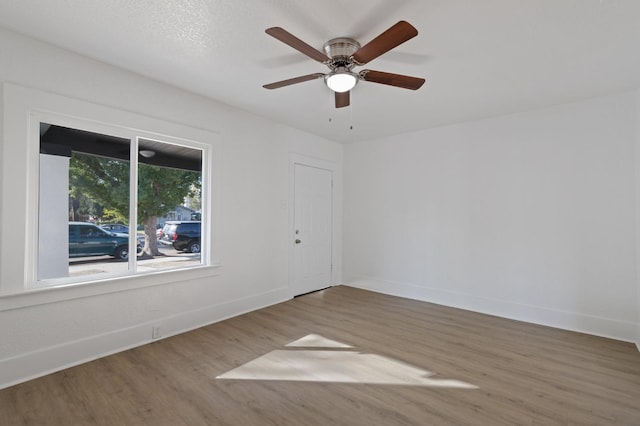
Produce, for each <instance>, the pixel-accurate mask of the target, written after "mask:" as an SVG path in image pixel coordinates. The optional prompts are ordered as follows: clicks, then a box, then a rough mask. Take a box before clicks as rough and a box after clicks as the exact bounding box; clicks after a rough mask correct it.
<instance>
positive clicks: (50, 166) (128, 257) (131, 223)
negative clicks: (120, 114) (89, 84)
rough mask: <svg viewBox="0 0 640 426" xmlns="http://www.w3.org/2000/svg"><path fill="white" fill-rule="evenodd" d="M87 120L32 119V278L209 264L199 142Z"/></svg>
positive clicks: (87, 277)
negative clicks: (35, 126)
mask: <svg viewBox="0 0 640 426" xmlns="http://www.w3.org/2000/svg"><path fill="white" fill-rule="evenodd" d="M62 121H64V120H62ZM91 127H92V126H91V125H90V123H87V128H76V127H71V126H68V125H63V124H62V123H61V122H56V120H47V121H45V120H42V121H40V122H39V133H40V144H39V163H38V171H39V187H38V213H37V250H36V257H37V270H36V281H37V286H38V287H44V286H51V285H59V284H61V283H62V284H64V283H69V282H85V281H92V280H96V279H102V278H105V277H112V276H127V275H135V274H143V273H149V272H157V271H169V270H175V269H184V268H192V267H195V266H201V265H205V264H207V262H205V261H203V259H206V255H207V253H206V249H204V250H203V249H202V248H203V247H207V241H206V238H203V237H202V235H206V234H204V233H202V232H201V231H202V229H207V224H206V223H202V222H201V220H200V219H201V218H203V217H204V218H206V217H207V215H206V212H204V211H203V208H204V206H205V205H206V204H205V201H206V196H205V194H206V188H204V185H205V182H204V180H203V177H204V173H203V172H204V170H205V168H204V158H205V153H206V150H205V147H203V146H200V145H199V144H197V143H195V142H190V141H185V140H175V139H173V138H169V137H157V136H155V135H148V134H146V133H145V134H143V133H144V132H131V131H129V130H127V129H120V128H117V127H113V128H112V129H110V130H111V132H109V131H107V132H95V131H91V130H89V128H91ZM103 127H104V126H103ZM127 133H130V134H127ZM203 213H204V214H203ZM177 216H180V217H186V218H187V220H188V221H184V222H175V224H176V227H175V228H173V230H174V232H173V233H172V234H171V235H170V236H169V235H163V232H162V230H163V229H164V228H163V227H164V226H165V223H167V222H170V221H171V220H172V219H174V218H175V217H177ZM194 218H195V219H194ZM192 219H194V220H192ZM170 223H173V222H170ZM178 231H179V232H178Z"/></svg>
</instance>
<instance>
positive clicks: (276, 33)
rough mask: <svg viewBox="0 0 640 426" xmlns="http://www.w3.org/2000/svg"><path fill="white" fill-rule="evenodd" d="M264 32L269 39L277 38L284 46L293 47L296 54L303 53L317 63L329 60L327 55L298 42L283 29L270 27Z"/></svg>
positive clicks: (300, 41)
mask: <svg viewBox="0 0 640 426" xmlns="http://www.w3.org/2000/svg"><path fill="white" fill-rule="evenodd" d="M264 32H265V33H267V34H269V35H270V36H271V37H274V38H277V39H278V40H280V41H281V42H283V43H284V44H286V45H289V46H291V47H293V48H294V49H296V50H297V51H298V52H300V53H304V54H305V55H307V56H308V57H310V58H311V59H314V60H316V61H318V62H324V61H328V60H329V58H328V57H327V55H325V54H324V53H322V52H320V51H319V50H316V49H315V48H313V47H311V46H309V45H308V44H307V43H305V42H304V41H302V40H300V39H299V38H298V37H296V36H294V35H293V34H291V33H290V32H288V31H287V30H285V29H283V28H280V27H271V28H267V29H266V30H264Z"/></svg>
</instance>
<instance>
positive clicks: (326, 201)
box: [293, 164, 333, 295]
mask: <svg viewBox="0 0 640 426" xmlns="http://www.w3.org/2000/svg"><path fill="white" fill-rule="evenodd" d="M332 192H333V184H332V174H331V171H329V170H325V169H319V168H315V167H310V166H305V165H302V164H296V165H295V169H294V241H293V244H294V265H293V290H294V294H296V295H299V294H304V293H309V292H310V291H315V290H320V289H322V288H325V287H328V286H330V285H331V240H332V238H331V235H332V229H331V227H332V223H331V222H332V221H331V216H332V202H333V199H332Z"/></svg>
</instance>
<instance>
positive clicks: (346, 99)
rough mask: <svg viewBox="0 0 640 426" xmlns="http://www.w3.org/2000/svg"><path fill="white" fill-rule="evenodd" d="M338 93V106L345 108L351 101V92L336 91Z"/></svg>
mask: <svg viewBox="0 0 640 426" xmlns="http://www.w3.org/2000/svg"><path fill="white" fill-rule="evenodd" d="M335 93H336V108H344V107H346V106H349V103H351V95H350V93H351V92H335Z"/></svg>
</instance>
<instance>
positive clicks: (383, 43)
mask: <svg viewBox="0 0 640 426" xmlns="http://www.w3.org/2000/svg"><path fill="white" fill-rule="evenodd" d="M265 32H266V33H267V34H269V35H270V36H272V37H274V38H276V39H278V40H280V41H281V42H283V43H284V44H286V45H289V46H291V47H293V48H294V49H296V50H297V51H299V52H301V53H303V54H305V55H307V56H308V57H310V58H311V59H314V60H316V61H318V62H321V63H323V64H325V65H326V66H328V67H329V69H330V70H331V71H330V72H329V73H327V74H323V73H313V74H308V75H303V76H300V77H294V78H290V79H287V80H282V81H278V82H275V83H270V84H265V85H264V86H262V87H264V88H265V89H278V88H280V87H284V86H289V85H292V84H297V83H302V82H305V81H310V80H315V79H319V78H323V79H324V82H325V84H326V85H327V86H328V87H329V89H331V90H332V91H333V92H335V103H336V108H342V107H346V106H348V105H349V103H350V102H351V95H350V93H351V89H353V88H354V87H355V85H356V84H358V81H360V80H364V81H369V82H371V83H380V84H386V85H389V86H394V87H402V88H404V89H411V90H417V89H419V88H420V87H421V86H422V85H423V84H424V82H425V80H424V78H418V77H410V76H407V75H400V74H392V73H388V72H382V71H374V70H362V71H360V72H358V73H355V72H354V71H353V68H354V67H356V66H362V65H364V64H366V63H367V62H370V61H372V60H374V59H375V58H377V57H378V56H381V55H382V54H384V53H386V52H388V51H389V50H391V49H393V48H395V47H397V46H399V45H401V44H402V43H404V42H405V41H407V40H410V39H412V38H413V37H415V36H417V35H418V30H416V29H415V28H414V27H413V25H411V24H410V23H408V22H406V21H399V22H398V23H396V24H395V25H393V26H391V27H390V28H389V29H387V30H386V31H385V32H383V33H382V34H380V35H379V36H378V37H376V38H374V39H373V40H371V41H370V42H369V43H367V44H365V45H364V46H360V43H358V42H357V41H356V40H354V39H352V38H347V37H339V38H334V39H331V40H329V41H327V42H326V43H325V44H324V46H323V50H324V52H325V53H323V52H321V51H319V50H317V49H315V48H313V47H311V46H309V45H308V44H307V43H305V42H304V41H302V40H300V39H299V38H297V37H296V36H294V35H293V34H291V33H289V32H288V31H286V30H284V29H283V28H280V27H272V28H267V29H266V30H265Z"/></svg>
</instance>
